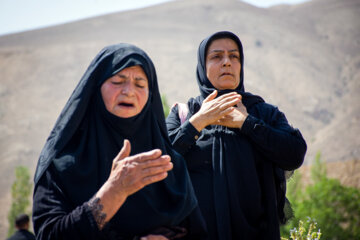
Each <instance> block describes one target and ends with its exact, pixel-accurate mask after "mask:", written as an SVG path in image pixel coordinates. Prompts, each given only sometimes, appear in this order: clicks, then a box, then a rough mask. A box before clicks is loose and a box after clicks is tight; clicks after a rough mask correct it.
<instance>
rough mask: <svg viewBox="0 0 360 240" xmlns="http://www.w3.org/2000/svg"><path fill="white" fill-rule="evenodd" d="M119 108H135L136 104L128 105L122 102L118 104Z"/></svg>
mask: <svg viewBox="0 0 360 240" xmlns="http://www.w3.org/2000/svg"><path fill="white" fill-rule="evenodd" d="M118 105H119V106H122V107H134V104H132V103H127V102H121V103H119V104H118Z"/></svg>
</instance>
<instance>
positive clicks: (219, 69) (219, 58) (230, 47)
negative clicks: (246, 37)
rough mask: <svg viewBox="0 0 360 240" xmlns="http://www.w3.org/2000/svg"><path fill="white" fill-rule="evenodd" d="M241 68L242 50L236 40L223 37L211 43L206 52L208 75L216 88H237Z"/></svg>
mask: <svg viewBox="0 0 360 240" xmlns="http://www.w3.org/2000/svg"><path fill="white" fill-rule="evenodd" d="M240 70H241V63H240V52H239V48H238V46H237V44H236V43H235V41H234V40H232V39H230V38H221V39H217V40H214V41H212V42H211V43H210V46H209V48H208V50H207V53H206V76H207V77H208V79H209V80H210V82H211V84H212V85H213V86H214V87H215V88H216V89H218V90H225V89H236V88H237V86H238V85H239V83H240Z"/></svg>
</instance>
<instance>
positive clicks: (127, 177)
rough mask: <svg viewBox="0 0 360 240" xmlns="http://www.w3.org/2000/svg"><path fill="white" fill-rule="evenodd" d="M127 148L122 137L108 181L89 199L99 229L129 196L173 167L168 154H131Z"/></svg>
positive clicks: (157, 179) (128, 147) (157, 150)
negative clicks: (121, 144) (120, 147)
mask: <svg viewBox="0 0 360 240" xmlns="http://www.w3.org/2000/svg"><path fill="white" fill-rule="evenodd" d="M130 151H131V146H130V142H129V140H124V146H123V147H122V149H121V151H120V152H119V154H118V155H117V156H116V157H115V158H114V160H113V164H112V168H111V173H110V176H109V178H108V180H107V181H106V182H105V183H104V185H103V186H102V187H101V188H100V190H99V191H98V192H97V193H96V195H95V197H94V198H93V200H90V202H92V203H93V204H96V206H93V207H92V209H94V210H92V211H93V214H94V217H95V220H96V221H97V223H98V226H99V229H102V228H103V227H104V225H105V224H106V222H108V221H109V220H110V219H111V218H112V217H113V216H114V215H115V213H116V212H117V211H118V210H119V208H120V207H121V206H122V205H123V204H124V202H125V200H126V198H127V197H128V196H130V195H131V194H133V193H135V192H137V191H139V190H140V189H142V188H143V187H145V186H147V185H149V184H151V183H154V182H158V181H161V180H163V179H165V178H166V177H167V172H168V171H170V170H171V169H172V168H173V164H172V163H171V161H170V160H171V159H170V156H168V155H161V154H162V153H161V150H159V149H155V150H151V151H148V152H143V153H139V154H136V155H134V156H130Z"/></svg>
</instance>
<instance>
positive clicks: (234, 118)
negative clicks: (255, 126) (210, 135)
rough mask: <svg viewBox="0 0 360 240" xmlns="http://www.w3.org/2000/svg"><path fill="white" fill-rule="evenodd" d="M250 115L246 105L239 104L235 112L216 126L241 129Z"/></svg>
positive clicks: (219, 121) (226, 116)
mask: <svg viewBox="0 0 360 240" xmlns="http://www.w3.org/2000/svg"><path fill="white" fill-rule="evenodd" d="M248 115H249V114H248V112H247V110H246V107H245V106H244V104H243V103H242V102H239V103H238V104H237V107H235V108H234V110H233V111H231V112H230V113H228V114H227V115H225V116H223V117H222V118H220V119H219V120H218V121H217V123H216V124H217V125H222V126H226V127H229V128H241V127H242V125H243V124H244V121H245V119H246V117H247V116H248Z"/></svg>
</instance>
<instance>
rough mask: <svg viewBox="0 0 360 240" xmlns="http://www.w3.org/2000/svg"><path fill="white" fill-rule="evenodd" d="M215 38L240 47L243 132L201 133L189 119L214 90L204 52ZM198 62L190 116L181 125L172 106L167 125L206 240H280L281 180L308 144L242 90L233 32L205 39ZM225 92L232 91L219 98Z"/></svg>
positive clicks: (298, 161) (276, 113)
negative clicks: (196, 92)
mask: <svg viewBox="0 0 360 240" xmlns="http://www.w3.org/2000/svg"><path fill="white" fill-rule="evenodd" d="M219 36H220V37H224V36H225V37H227V38H231V39H234V41H235V42H237V44H238V46H239V50H240V53H241V66H242V68H241V78H240V84H239V86H238V88H237V89H236V90H235V91H236V92H238V93H240V94H241V95H242V96H243V104H244V105H245V106H246V108H247V112H248V113H249V116H248V117H247V118H246V120H245V122H244V124H243V126H242V128H241V129H235V128H228V127H224V126H220V125H210V126H207V127H206V128H204V129H203V130H202V131H201V132H200V133H199V132H198V131H197V130H196V129H195V128H194V127H193V126H192V125H191V123H190V122H189V118H190V117H191V116H192V115H194V114H195V113H196V112H197V111H199V109H200V107H201V104H202V101H203V100H204V99H205V98H206V97H207V95H208V94H210V93H211V92H212V91H213V90H214V89H215V88H214V87H213V86H212V84H211V83H210V81H209V80H208V79H207V77H206V69H205V54H206V49H207V47H208V46H209V44H210V42H211V41H212V40H214V39H218V38H220V37H219ZM198 58H199V63H198V67H197V79H198V84H199V87H200V93H201V95H200V96H198V97H196V98H191V99H190V100H189V101H188V103H187V106H188V108H189V114H188V115H187V120H186V121H185V122H184V123H183V124H182V125H181V121H180V118H179V114H178V106H177V105H176V106H175V107H174V108H172V110H171V113H170V114H169V116H168V118H167V127H168V132H169V136H170V139H171V141H172V143H173V146H174V148H175V149H176V150H177V151H178V152H179V153H181V154H182V155H183V156H184V158H185V160H186V162H187V166H188V169H189V173H190V177H191V180H192V183H193V186H194V189H195V192H196V196H197V198H198V201H199V206H200V209H201V212H202V214H203V216H204V218H205V220H206V223H207V229H208V232H209V236H210V238H209V239H246V240H253V239H267V240H272V239H276V240H278V239H280V233H279V221H280V220H282V219H281V218H283V217H284V216H283V211H282V210H283V204H284V201H285V195H284V194H281V191H284V189H278V186H280V184H279V181H284V179H281V175H282V176H283V173H284V171H283V170H292V169H296V168H298V167H300V165H301V164H302V162H303V159H304V155H305V152H306V143H305V141H304V139H303V138H302V136H301V134H300V132H299V130H297V129H294V128H292V127H291V126H290V125H289V124H288V122H287V120H286V118H285V115H284V114H283V113H282V112H280V111H279V110H278V109H277V108H276V107H274V106H272V105H270V104H267V103H265V102H264V101H263V99H262V98H260V97H258V96H254V95H252V94H250V93H246V92H244V86H243V66H244V64H243V53H242V46H241V43H240V40H239V39H238V38H237V37H236V36H235V35H234V34H232V33H229V32H221V33H217V34H214V35H212V36H210V37H209V38H207V39H205V40H204V41H203V42H202V43H201V45H200V47H199V55H198ZM232 91H234V90H232ZM226 92H231V91H230V90H225V91H219V95H221V94H224V93H226ZM279 172H280V178H278V175H277V174H278V173H279ZM279 193H280V194H279ZM279 198H281V199H279Z"/></svg>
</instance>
